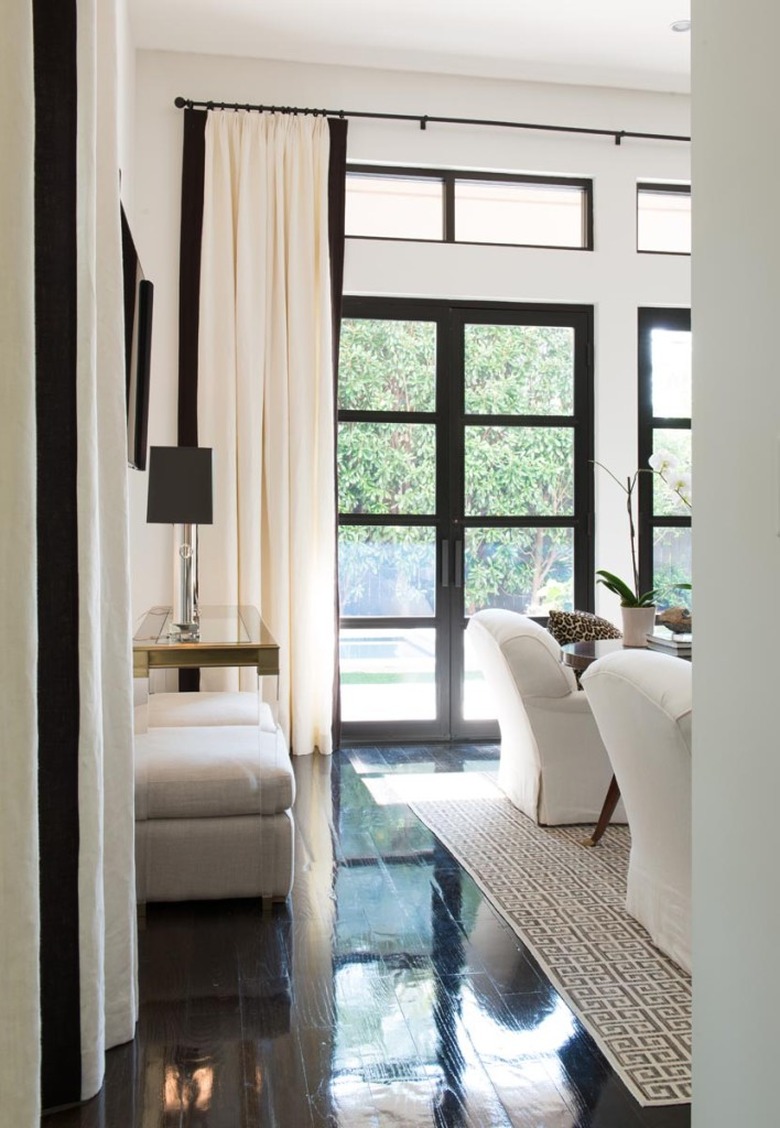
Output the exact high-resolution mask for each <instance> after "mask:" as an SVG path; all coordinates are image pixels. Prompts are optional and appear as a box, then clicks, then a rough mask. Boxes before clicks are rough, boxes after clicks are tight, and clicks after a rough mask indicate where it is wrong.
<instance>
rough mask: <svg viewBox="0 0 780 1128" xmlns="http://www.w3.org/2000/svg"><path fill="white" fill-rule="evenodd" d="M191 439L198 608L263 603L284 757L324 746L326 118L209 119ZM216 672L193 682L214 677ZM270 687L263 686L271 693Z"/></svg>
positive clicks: (329, 577) (330, 587)
mask: <svg viewBox="0 0 780 1128" xmlns="http://www.w3.org/2000/svg"><path fill="white" fill-rule="evenodd" d="M205 147H206V151H205V178H204V201H203V239H202V260H201V279H200V339H199V352H198V373H199V376H198V439H199V445H200V446H210V447H213V448H214V524H213V525H212V526H209V527H203V528H201V530H200V561H199V573H200V581H199V582H200V599H201V602H203V603H204V604H205V603H251V604H255V605H256V606H258V607H259V608H260V609H261V612H262V615H263V618H264V619H265V621H266V623H267V625H268V627H269V628H270V630H271V632H272V633H273V634H274V636H275V637H276V639H277V641H278V643H279V645H280V648H281V673H280V676H279V685H278V710H279V721H280V723H281V725H282V728H283V730H284V732H285V735H286V736H287V738H288V740H289V742H290V747H291V749H292V751H293V752H295V753H298V754H302V753H309V752H313V751H314V750H315V749H318V750H319V751H320V752H323V753H329V752H331V751H332V738H331V722H332V711H333V702H332V694H333V676H334V658H333V653H334V645H335V637H334V631H335V625H334V617H333V591H334V584H335V537H336V527H335V522H336V513H335V492H334V491H335V482H334V433H333V419H334V405H333V361H332V354H331V343H332V342H331V296H330V260H329V251H328V161H329V149H330V140H329V130H328V123H327V121H326V120H325V119H324V118H314V117H306V116H296V115H285V114H258V113H251V112H243V111H240V112H232V111H231V112H220V111H215V112H210V113H209V115H208V119H207V122H206V134H205ZM216 676H218V675H215V674H214V673H213V672H206V671H204V673H203V674H202V679H203V681H202V684H203V687H204V688H208V687H210V686H213V685H214V684H215V681H214V679H215V677H216ZM275 692H276V687H274V695H275Z"/></svg>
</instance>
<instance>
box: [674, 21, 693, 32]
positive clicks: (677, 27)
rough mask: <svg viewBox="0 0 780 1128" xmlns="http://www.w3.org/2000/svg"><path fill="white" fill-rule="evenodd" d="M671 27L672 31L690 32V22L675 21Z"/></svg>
mask: <svg viewBox="0 0 780 1128" xmlns="http://www.w3.org/2000/svg"><path fill="white" fill-rule="evenodd" d="M671 26H672V31H690V30H691V21H690V20H675V21H674V23H673V24H672V25H671Z"/></svg>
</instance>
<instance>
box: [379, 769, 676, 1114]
mask: <svg viewBox="0 0 780 1128" xmlns="http://www.w3.org/2000/svg"><path fill="white" fill-rule="evenodd" d="M436 779H437V780H438V788H439V791H438V796H439V797H438V798H437V799H436V800H431V801H429V800H427V799H426V800H424V801H420V799H419V791H418V792H417V797H415V788H416V787H417V786H418V784H417V783H416V782H415V777H414V776H407V777H402V776H394V777H393V779H392V784H391V786H392V788H393V790H394V791H395V792H396V794H397V795H398V797H399V798H402V799H403V801H404V802H406V803H408V804H409V806H410V807H411V808H412V810H413V811H414V812H415V814H416V815H417V816H418V817H419V818H420V819H421V820H422V821H423V822H424V823H425V824H426V826H428V827H429V828H430V830H431V831H433V833H434V834H435V835H436V836H437V838H439V839H440V840H441V841H442V842H443V843H444V845H445V846H446V847H447V848H448V849H449V850H450V851H451V852H452V853H453V854H454V855H455V857H456V858H457V860H458V862H459V863H460V864H461V865H462V866H463V867H464V869H466V870H467V871H468V872H469V873H470V874H471V876H472V877H473V878H474V880H475V881H476V883H477V884H478V885H479V887H480V889H481V890H482V892H483V893H484V894H485V896H486V897H487V898H488V899H489V900H490V901H491V902H492V904H493V905H494V906H495V908H496V909H497V910H498V912H499V913H500V914H501V915H502V916H503V917H504V919H505V920H506V921H507V922H508V924H509V925H510V926H511V927H512V928H513V929H514V931H515V933H516V934H517V935H518V936H519V937H520V939H521V940H523V942H524V943H525V944H526V946H527V947H528V948H530V950H531V951H532V952H533V954H534V956H535V957H536V959H537V960H538V962H539V963H540V965H541V966H542V968H543V969H544V971H545V973H546V974H547V975H548V977H549V978H550V980H551V981H552V983H553V985H554V986H555V987H556V988H557V990H558V991H559V992H560V993H561V995H563V997H564V998H565V999H566V1000H567V1002H568V1003H569V1005H570V1006H571V1007H572V1009H573V1010H574V1011H576V1013H577V1015H578V1016H579V1017H580V1019H581V1021H582V1022H583V1024H584V1025H585V1026H586V1027H587V1029H588V1031H589V1032H590V1034H591V1035H592V1036H593V1038H594V1039H595V1041H596V1042H597V1043H598V1045H599V1046H600V1047H601V1049H602V1051H603V1053H604V1054H605V1056H606V1057H607V1058H608V1059H609V1061H610V1063H611V1065H612V1066H613V1068H614V1069H615V1070H616V1072H617V1073H619V1075H620V1077H621V1078H622V1079H623V1081H624V1082H625V1084H626V1085H627V1086H628V1088H629V1089H630V1090H631V1092H632V1093H633V1094H634V1096H635V1097H636V1098H637V1100H638V1101H639V1102H640V1103H641V1104H643V1105H656V1104H657V1105H662V1104H679V1103H682V1102H686V1101H689V1100H690V1099H691V1059H690V1051H691V980H690V976H689V975H687V974H686V973H685V972H684V971H682V970H681V969H680V968H678V967H677V965H676V964H675V963H673V962H672V961H671V960H669V959H667V957H666V956H664V955H663V954H662V953H661V952H659V950H658V949H657V948H655V947H654V946H653V944H652V943H651V941H650V938H649V936H648V934H647V932H646V931H645V930H644V928H642V926H641V925H640V924H637V922H636V921H635V920H634V919H633V918H632V917H630V916H629V915H628V914H627V913H626V911H625V909H624V907H623V906H624V904H625V896H626V873H627V869H628V853H629V847H630V838H629V832H628V828H627V827H625V826H614V827H609V828H608V829H607V832H606V834H605V835H604V837H603V838H602V840H601V842H600V843H599V845H598V846H597V847H595V848H594V849H588V848H586V847H583V846H581V845H580V843H581V841H582V839H583V837H584V833H583V828H582V827H579V826H574V827H544V828H543V827H537V826H535V825H534V823H532V822H531V820H530V819H529V818H527V817H526V816H525V815H523V814H522V813H521V812H520V811H518V810H517V809H516V808H515V807H513V806H512V804H511V803H510V802H509V800H508V799H506V798H505V797H504V796H503V794H502V792H501V791H499V790H498V788H497V787H496V786H495V784H493V783H492V781H491V780H490V779H489V777H486V776H481V777H480V778H479V781H478V786H476V787H475V786H474V785H475V784H477V780H476V779H475V778H474V775H472V774H471V773H469V774H467V775H463V776H460V777H459V782H460V784H461V786H460V787H459V788H454V789H453V790H452V797H451V798H450V797H447V796H446V795H444V796H443V795H442V786H441V785H442V781H443V777H442V776H438V777H436ZM464 782H467V785H468V786H469V788H470V791H471V794H472V795H473V796H474V797H473V798H468V797H467V796H465V795H463V786H462V785H463V783H464ZM485 785H487V786H485ZM458 791H460V792H461V797H456V795H457V792H458Z"/></svg>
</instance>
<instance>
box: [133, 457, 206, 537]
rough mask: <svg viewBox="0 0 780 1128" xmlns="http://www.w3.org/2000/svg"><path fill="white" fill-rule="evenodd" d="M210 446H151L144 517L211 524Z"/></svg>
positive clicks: (173, 522)
mask: <svg viewBox="0 0 780 1128" xmlns="http://www.w3.org/2000/svg"><path fill="white" fill-rule="evenodd" d="M212 509H213V506H212V489H211V447H186V446H179V447H154V446H153V447H150V448H149V495H148V499H147V508H146V520H147V521H149V522H153V523H155V524H165V525H211V524H212V523H213V520H214V518H213V515H212Z"/></svg>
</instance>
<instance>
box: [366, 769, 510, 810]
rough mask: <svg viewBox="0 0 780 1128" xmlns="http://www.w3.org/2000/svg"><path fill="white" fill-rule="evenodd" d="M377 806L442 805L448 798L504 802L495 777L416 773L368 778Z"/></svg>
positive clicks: (469, 774) (486, 775)
mask: <svg viewBox="0 0 780 1128" xmlns="http://www.w3.org/2000/svg"><path fill="white" fill-rule="evenodd" d="M363 782H364V783H365V785H366V787H367V788H368V790H369V791H370V792H371V796H372V798H373V800H374V802H375V803H376V804H378V806H380V807H386V806H388V805H389V804H391V803H424V802H426V801H428V802H431V801H436V802H439V803H440V802H442V801H446V800H448V799H500V798H501V795H502V793H501V792H500V791H499V790H498V787H497V786H496V783H495V775H491V774H488V773H487V772H424V773H423V772H412V773H409V774H408V775H406V774H404V775H397V774H396V775H383V776H376V777H373V778H364V779H363Z"/></svg>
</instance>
